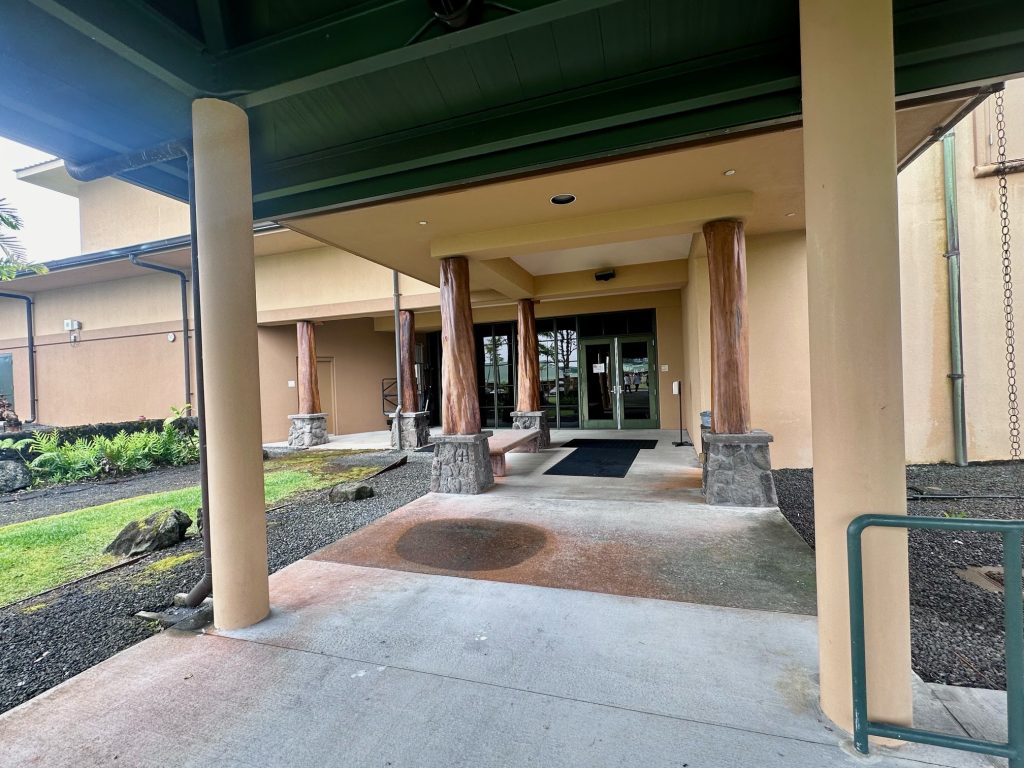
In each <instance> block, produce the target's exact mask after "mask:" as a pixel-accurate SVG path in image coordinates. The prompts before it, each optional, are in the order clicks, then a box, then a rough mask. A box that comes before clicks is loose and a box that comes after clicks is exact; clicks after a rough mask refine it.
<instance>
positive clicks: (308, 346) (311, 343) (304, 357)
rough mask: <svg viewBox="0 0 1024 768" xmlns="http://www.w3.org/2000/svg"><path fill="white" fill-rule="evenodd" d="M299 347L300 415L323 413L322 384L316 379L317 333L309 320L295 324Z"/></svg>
mask: <svg viewBox="0 0 1024 768" xmlns="http://www.w3.org/2000/svg"><path fill="white" fill-rule="evenodd" d="M295 331H296V334H297V337H298V346H299V381H298V384H299V413H301V414H307V413H321V411H320V384H319V382H318V381H317V377H316V331H315V330H314V329H313V323H312V322H310V321H309V320H300V321H299V322H297V323H296V324H295Z"/></svg>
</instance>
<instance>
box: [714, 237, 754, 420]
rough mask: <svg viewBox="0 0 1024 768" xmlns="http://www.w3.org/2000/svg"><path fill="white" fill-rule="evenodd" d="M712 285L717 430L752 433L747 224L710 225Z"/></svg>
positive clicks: (715, 417) (715, 418)
mask: <svg viewBox="0 0 1024 768" xmlns="http://www.w3.org/2000/svg"><path fill="white" fill-rule="evenodd" d="M704 239H705V241H706V242H707V246H708V277H709V278H710V283H711V369H712V376H711V381H712V388H711V429H712V431H713V432H717V433H720V434H733V435H740V434H746V433H748V432H750V381H749V355H750V343H749V329H748V319H747V254H746V245H745V241H744V238H743V222H741V221H734V220H721V221H709V222H708V223H706V224H705V225H704Z"/></svg>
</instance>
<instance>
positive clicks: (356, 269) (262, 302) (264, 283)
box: [256, 247, 431, 311]
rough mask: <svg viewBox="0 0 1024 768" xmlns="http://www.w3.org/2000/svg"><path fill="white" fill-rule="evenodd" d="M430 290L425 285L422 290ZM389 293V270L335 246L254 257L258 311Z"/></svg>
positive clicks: (356, 299)
mask: <svg viewBox="0 0 1024 768" xmlns="http://www.w3.org/2000/svg"><path fill="white" fill-rule="evenodd" d="M430 290H431V288H430V287H429V286H425V287H424V288H423V290H422V292H423V293H427V292H429V291H430ZM416 292H420V291H419V290H416ZM393 293H394V289H393V286H392V273H391V270H390V269H386V268H384V267H381V266H379V265H377V264H374V263H372V262H369V261H366V259H361V258H359V257H358V256H353V255H352V254H351V253H347V252H346V251H341V250H338V249H337V248H326V247H325V248H311V249H309V250H306V251H297V252H293V253H279V254H272V255H268V256H260V257H259V258H257V259H256V304H257V306H258V307H259V309H260V311H268V310H279V309H291V308H294V307H302V306H319V305H323V304H341V303H345V302H350V301H366V300H368V299H382V298H390V297H391V296H392V295H393Z"/></svg>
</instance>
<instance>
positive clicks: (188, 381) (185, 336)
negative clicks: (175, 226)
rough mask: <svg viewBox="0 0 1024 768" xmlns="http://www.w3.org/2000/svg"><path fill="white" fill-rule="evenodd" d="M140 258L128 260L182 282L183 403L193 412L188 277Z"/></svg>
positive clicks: (130, 257)
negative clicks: (172, 276) (175, 277)
mask: <svg viewBox="0 0 1024 768" xmlns="http://www.w3.org/2000/svg"><path fill="white" fill-rule="evenodd" d="M139 258H140V256H139V254H137V253H133V254H131V255H129V256H128V260H129V261H130V262H131V263H132V264H134V265H135V266H136V267H143V268H145V269H152V270H155V271H156V272H166V273H167V274H169V275H177V276H178V280H179V281H181V337H182V340H183V341H184V345H183V346H184V354H183V356H182V357H183V364H184V369H185V388H184V394H185V399H184V400H183V401H182V402H183V403H184V404H185V407H186V408H187V409H188V410H190V411H191V410H192V356H191V354H190V351H189V332H188V276H187V275H186V274H185V273H184V272H183V271H181V270H180V269H174V268H173V267H165V266H164V265H163V264H150V263H148V262H145V261H140V260H139Z"/></svg>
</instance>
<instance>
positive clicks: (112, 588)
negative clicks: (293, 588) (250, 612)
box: [0, 452, 432, 712]
mask: <svg viewBox="0 0 1024 768" xmlns="http://www.w3.org/2000/svg"><path fill="white" fill-rule="evenodd" d="M399 455H400V454H397V453H391V452H385V453H376V454H362V455H356V456H345V457H342V458H339V459H338V460H336V461H335V462H332V463H336V464H337V465H339V466H342V465H352V466H355V465H363V466H366V465H371V464H387V463H389V462H391V461H394V460H395V459H396V458H397V457H398V456H399ZM431 458H432V456H431V455H430V454H429V453H424V454H416V453H412V454H410V455H409V461H408V464H406V465H405V466H402V467H399V468H397V469H393V470H391V471H389V472H385V473H384V474H382V475H379V476H377V477H375V478H373V479H372V480H368V481H366V482H367V483H368V484H369V485H370V486H372V487H373V489H374V491H375V495H374V496H372V497H371V498H369V499H363V500H360V501H354V502H348V503H345V504H338V505H335V504H331V503H330V502H329V501H328V500H327V492H328V490H329V489H323V490H320V491H312V492H309V493H305V494H301V495H300V496H297V497H295V498H293V499H292V500H291V501H289V502H288V503H286V504H284V505H282V506H280V507H276V508H272V509H271V510H269V511H268V513H267V526H268V529H267V530H268V548H269V561H270V570H271V572H273V571H277V570H279V569H281V568H283V567H285V566H286V565H289V564H291V563H293V562H295V561H296V560H300V559H301V558H303V557H305V556H306V555H309V554H311V553H312V552H315V551H316V550H318V549H320V548H322V547H325V546H327V545H328V544H330V543H332V542H333V541H336V540H337V539H339V538H340V537H342V536H344V535H345V534H347V533H351V532H352V531H354V530H356V529H357V528H361V527H362V526H364V525H366V524H367V523H371V522H373V521H374V520H376V519H377V518H379V517H382V516H384V515H386V514H387V513H388V512H391V511H392V510H395V509H398V508H399V507H401V506H403V505H405V504H408V503H409V502H410V501H413V500H414V499H416V498H418V497H419V496H422V495H423V494H425V493H426V492H427V489H428V487H429V485H430V460H431ZM193 482H194V481H193ZM161 490H162V489H161ZM131 495H134V494H131ZM190 553H195V554H197V555H198V556H196V557H194V558H192V559H190V560H187V561H185V562H182V563H181V564H179V565H177V566H175V567H172V568H168V569H166V570H156V569H153V568H151V566H152V565H153V564H154V563H156V562H157V561H159V560H162V559H164V558H167V557H170V556H178V555H186V554H190ZM201 553H202V542H201V541H200V540H199V539H198V538H191V539H188V540H186V541H185V542H184V543H182V544H181V545H180V546H178V547H176V548H174V549H166V550H163V551H161V552H158V553H156V554H153V555H150V556H148V557H146V558H145V559H143V560H141V561H139V562H138V563H135V564H133V565H130V566H126V567H124V568H120V569H117V570H115V571H111V572H110V573H108V574H105V575H101V576H97V577H94V578H90V579H86V580H84V581H82V582H79V583H77V584H73V585H69V586H67V587H62V588H59V589H58V590H55V591H53V592H50V593H47V594H44V595H42V596H41V597H39V598H38V599H35V600H30V601H27V602H21V603H15V604H14V605H10V606H7V607H5V608H0V712H4V711H6V710H8V709H10V708H12V707H15V706H17V705H18V704H21V703H22V702H24V701H27V700H28V699H30V698H32V697H33V696H36V695H38V694H40V693H42V692H43V691H45V690H47V689H49V688H52V687H53V686H55V685H57V684H59V683H61V682H63V681H64V680H66V679H68V678H69V677H73V676H74V675H77V674H78V673H79V672H82V671H84V670H86V669H88V668H89V667H92V666H94V665H95V664H98V663H99V662H101V661H103V660H104V659H107V658H109V657H111V656H113V655H114V654H115V653H117V652H118V651H121V650H124V649H125V648H127V647H129V646H131V645H134V644H135V643H137V642H139V641H140V640H144V639H146V638H147V637H149V636H150V635H152V634H153V633H155V632H157V631H159V629H158V627H156V626H155V625H154V624H153V623H148V622H144V621H142V620H141V619H138V618H136V617H135V613H136V612H138V611H142V610H146V611H162V610H165V609H166V608H167V607H169V606H170V605H171V601H172V599H173V597H174V595H175V593H177V592H184V591H188V590H189V589H191V588H192V586H193V585H194V584H195V583H196V582H197V581H198V580H199V578H200V577H201V576H202V571H203V563H202V556H201Z"/></svg>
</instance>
